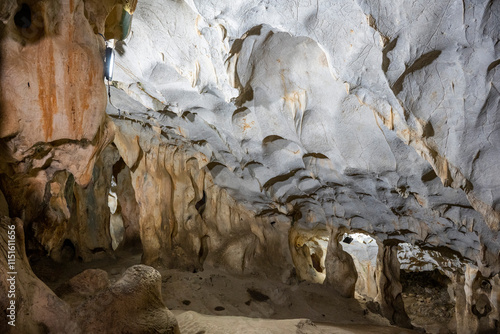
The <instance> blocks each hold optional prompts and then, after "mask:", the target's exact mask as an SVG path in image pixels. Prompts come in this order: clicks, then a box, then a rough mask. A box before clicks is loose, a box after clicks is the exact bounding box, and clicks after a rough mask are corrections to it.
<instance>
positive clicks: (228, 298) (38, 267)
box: [32, 250, 415, 334]
mask: <svg viewBox="0 0 500 334" xmlns="http://www.w3.org/2000/svg"><path fill="white" fill-rule="evenodd" d="M140 258H141V255H140V252H139V251H137V250H131V251H124V252H121V253H120V254H118V255H117V256H116V258H115V259H103V260H100V261H95V262H92V263H80V262H70V263H66V264H57V263H54V262H52V261H51V260H50V259H48V258H39V259H32V267H33V271H34V272H35V273H36V274H37V275H38V277H40V278H41V279H42V281H44V282H45V283H46V284H47V285H48V286H49V287H50V288H51V289H53V290H54V291H55V292H56V294H58V295H59V296H60V297H61V298H62V299H63V300H65V301H66V302H68V303H69V304H70V305H72V306H76V305H78V304H79V303H80V302H81V298H82V297H81V296H78V295H76V294H74V293H73V294H72V293H68V291H67V289H66V287H67V282H68V281H69V279H70V278H71V277H73V276H75V275H77V274H78V273H80V272H82V271H84V270H85V269H91V268H99V269H103V270H105V271H106V272H107V273H108V276H109V279H110V281H111V283H113V282H115V281H116V280H118V279H119V278H120V277H121V275H122V273H123V272H124V271H125V270H126V269H127V268H128V267H130V266H132V265H134V264H139V263H140ZM159 271H160V273H161V275H162V297H163V300H164V303H165V305H166V306H167V307H168V308H169V309H170V310H172V311H173V313H174V314H175V315H176V317H177V321H178V322H179V326H180V329H181V333H193V334H202V333H203V334H209V333H214V334H215V333H270V334H271V333H276V334H278V333H304V334H305V333H309V334H315V333H317V334H329V333H339V334H345V333H394V334H396V333H415V332H414V331H409V330H405V329H401V328H397V327H392V326H390V325H389V323H388V321H387V320H386V319H385V318H383V317H381V316H380V315H377V314H373V313H371V312H369V311H368V310H367V309H366V307H365V305H364V304H363V301H362V300H361V301H358V300H356V299H348V298H343V297H341V296H339V295H337V294H336V293H335V292H334V291H329V290H327V289H326V288H325V287H324V286H322V285H319V284H312V283H307V282H298V281H297V280H296V279H294V278H293V277H292V278H290V279H288V280H287V281H286V282H285V283H284V282H282V281H280V280H272V279H268V278H266V277H265V276H263V275H261V274H258V275H251V276H238V275H231V274H228V273H226V272H223V271H221V270H218V269H215V268H206V269H205V270H203V271H201V272H196V273H193V272H185V271H180V270H172V269H159Z"/></svg>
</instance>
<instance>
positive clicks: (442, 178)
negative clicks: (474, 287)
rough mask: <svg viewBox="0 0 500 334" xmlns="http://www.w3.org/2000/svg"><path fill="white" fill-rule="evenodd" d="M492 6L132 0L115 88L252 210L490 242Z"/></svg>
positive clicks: (497, 210) (120, 103) (497, 135)
mask: <svg viewBox="0 0 500 334" xmlns="http://www.w3.org/2000/svg"><path fill="white" fill-rule="evenodd" d="M499 13H500V2H495V1H493V2H481V3H477V4H474V3H473V2H471V1H463V2H462V1H449V2H436V3H434V2H428V1H414V0H412V1H401V2H400V4H398V5H397V6H395V5H394V3H393V1H388V0H387V1H378V2H377V4H375V2H371V1H362V0H357V1H352V0H346V1H256V0H255V1H239V0H234V1H216V0H212V1H206V0H200V1H195V0H186V1H153V0H141V1H139V3H138V6H137V9H136V12H135V14H134V19H133V24H132V33H131V35H130V36H129V38H128V39H127V40H126V41H125V42H124V43H119V44H118V46H117V51H118V54H117V66H116V68H115V76H114V80H115V82H114V87H113V89H112V101H113V104H114V105H115V106H116V107H118V108H120V109H121V110H122V113H124V114H125V118H129V119H134V120H138V121H139V122H142V123H144V124H146V123H148V124H150V125H152V126H155V127H157V128H159V129H161V131H162V132H163V134H164V136H165V141H167V142H171V143H181V142H182V143H184V144H185V145H184V147H185V148H186V149H189V150H194V151H198V152H201V153H202V154H203V155H199V156H200V157H201V156H204V157H205V159H200V161H199V163H200V165H201V166H204V167H205V168H208V169H209V170H210V171H211V174H212V176H213V177H214V180H215V182H216V183H217V184H218V185H219V186H221V187H223V188H226V189H227V190H228V191H229V192H230V194H231V195H232V196H233V197H234V198H235V199H237V200H239V201H240V202H243V203H246V204H247V205H248V206H249V207H251V208H253V210H255V212H256V213H257V214H261V215H281V216H286V217H288V218H289V219H290V221H291V222H293V223H298V224H301V225H303V226H309V227H312V226H316V225H318V224H320V225H322V224H335V225H345V226H348V227H349V228H351V229H353V230H363V231H366V232H368V233H371V234H374V235H377V236H378V237H379V238H381V239H399V240H406V241H412V242H417V243H419V244H420V245H421V246H423V247H437V246H445V247H448V248H450V249H452V250H453V251H456V252H459V253H460V254H462V255H463V256H465V257H466V258H468V259H471V260H473V261H477V260H478V259H479V257H481V256H482V255H481V254H480V252H481V246H480V244H482V245H484V247H485V249H483V252H485V251H487V252H489V253H490V254H493V257H495V256H497V257H498V254H499V251H500V241H499V237H498V231H499V220H500V177H499V176H498V175H500V164H499V162H500V161H499V160H500V159H499V157H500V152H499V149H500V122H499V119H500V113H499V101H500V93H499V90H498V88H499V87H500V66H498V64H499V57H500V43H499V39H500V20H499V19H498V17H499ZM108 113H110V114H112V115H115V114H117V110H116V109H114V108H113V107H112V106H111V105H108ZM495 254H496V255H495ZM480 261H487V259H485V258H484V257H482V259H481V260H480Z"/></svg>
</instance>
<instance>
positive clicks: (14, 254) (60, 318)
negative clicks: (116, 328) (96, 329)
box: [0, 216, 79, 334]
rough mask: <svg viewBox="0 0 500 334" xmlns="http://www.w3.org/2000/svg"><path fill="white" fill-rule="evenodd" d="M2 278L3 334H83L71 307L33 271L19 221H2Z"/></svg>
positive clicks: (0, 268) (0, 248) (0, 283)
mask: <svg viewBox="0 0 500 334" xmlns="http://www.w3.org/2000/svg"><path fill="white" fill-rule="evenodd" d="M0 276H1V277H2V280H0V291H1V294H0V309H1V310H2V321H1V322H0V331H1V332H2V333H34V334H36V333H47V332H50V333H79V328H78V326H77V324H76V322H75V321H74V320H73V319H72V318H71V310H70V307H69V306H68V305H67V304H66V303H65V302H63V301H62V300H61V299H59V298H58V297H57V296H56V295H55V293H54V292H52V290H50V289H49V288H48V287H47V286H46V285H45V284H44V283H43V282H42V281H40V280H39V279H38V277H36V275H35V274H34V273H33V271H32V270H31V267H30V264H29V262H28V258H27V256H26V252H25V239H24V230H23V223H22V221H21V220H19V219H17V218H16V219H10V218H8V217H5V216H4V217H1V219H0Z"/></svg>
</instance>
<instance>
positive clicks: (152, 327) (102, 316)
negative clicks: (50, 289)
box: [73, 265, 180, 334]
mask: <svg viewBox="0 0 500 334" xmlns="http://www.w3.org/2000/svg"><path fill="white" fill-rule="evenodd" d="M73 313H74V315H75V318H76V320H77V321H78V324H79V326H80V328H81V329H82V331H83V332H84V333H110V334H113V333H116V334H120V333H163V334H179V333H180V332H179V327H178V325H177V321H176V319H175V317H174V315H173V314H172V313H171V312H170V311H169V310H168V309H167V308H166V306H165V304H164V303H163V300H162V298H161V275H160V273H159V272H158V271H157V270H156V269H154V268H152V267H148V266H145V265H135V266H132V267H130V268H129V269H127V271H125V273H124V274H123V276H122V277H121V278H120V280H118V281H117V282H116V283H114V284H113V285H111V286H110V287H109V288H107V289H105V290H103V291H101V292H99V293H97V294H96V295H94V296H93V297H92V298H90V299H88V300H87V301H85V302H84V303H82V304H81V305H80V306H78V307H77V308H76V309H75V310H74V311H73Z"/></svg>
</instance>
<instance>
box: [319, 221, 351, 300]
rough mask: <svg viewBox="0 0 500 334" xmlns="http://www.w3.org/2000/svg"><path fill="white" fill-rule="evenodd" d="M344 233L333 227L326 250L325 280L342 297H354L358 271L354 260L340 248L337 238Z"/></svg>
mask: <svg viewBox="0 0 500 334" xmlns="http://www.w3.org/2000/svg"><path fill="white" fill-rule="evenodd" d="M343 235H344V232H343V231H342V230H339V229H336V228H333V229H332V231H331V234H330V240H329V241H328V248H327V250H326V260H325V267H326V281H327V284H328V285H331V286H333V287H334V288H335V289H336V290H337V291H339V293H340V294H341V295H342V296H344V297H348V298H349V297H350V298H352V297H354V288H355V285H356V281H357V279H358V272H357V270H356V267H355V266H354V261H353V259H352V257H351V255H349V254H348V253H347V252H345V251H344V250H343V249H342V245H341V243H340V240H339V238H340V237H342V236H343Z"/></svg>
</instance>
